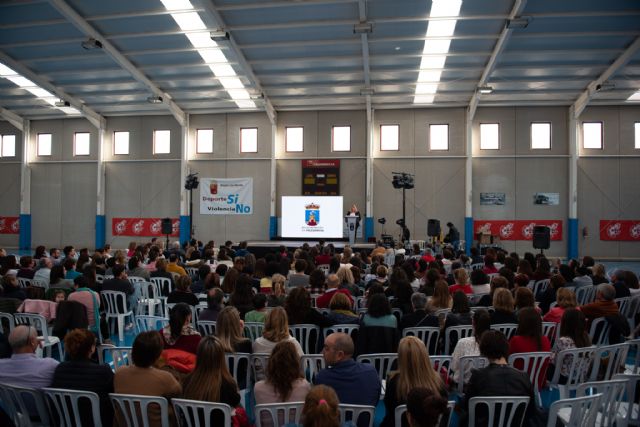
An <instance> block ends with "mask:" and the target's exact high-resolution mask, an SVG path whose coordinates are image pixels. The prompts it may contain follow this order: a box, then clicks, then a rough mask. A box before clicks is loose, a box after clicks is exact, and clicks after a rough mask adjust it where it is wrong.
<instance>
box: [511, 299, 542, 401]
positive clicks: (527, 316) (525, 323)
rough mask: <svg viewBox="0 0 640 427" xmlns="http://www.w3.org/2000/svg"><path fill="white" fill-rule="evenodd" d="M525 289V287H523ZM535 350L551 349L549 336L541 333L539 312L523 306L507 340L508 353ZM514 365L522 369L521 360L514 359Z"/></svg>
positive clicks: (539, 384)
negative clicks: (511, 334)
mask: <svg viewBox="0 0 640 427" xmlns="http://www.w3.org/2000/svg"><path fill="white" fill-rule="evenodd" d="M525 289H526V288H525ZM536 351H551V343H550V342H549V338H547V337H546V336H545V335H542V318H541V317H540V313H538V312H537V311H536V309H535V308H533V307H525V308H523V309H521V310H520V311H519V312H518V330H517V332H516V334H515V335H514V336H513V337H512V338H511V340H509V354H514V353H531V352H536ZM547 365H548V362H545V366H543V368H542V371H541V372H540V377H539V378H538V387H539V388H542V387H543V386H544V382H545V378H546V370H547ZM514 367H515V368H516V369H520V370H522V368H523V362H522V361H521V360H518V361H516V363H515V365H514Z"/></svg>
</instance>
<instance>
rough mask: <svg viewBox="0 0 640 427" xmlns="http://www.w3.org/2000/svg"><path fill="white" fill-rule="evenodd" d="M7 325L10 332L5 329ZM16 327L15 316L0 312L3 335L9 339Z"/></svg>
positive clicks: (0, 328) (0, 329) (0, 327)
mask: <svg viewBox="0 0 640 427" xmlns="http://www.w3.org/2000/svg"><path fill="white" fill-rule="evenodd" d="M5 325H6V326H7V328H8V330H7V329H5ZM15 327H16V322H15V320H14V318H13V314H11V313H4V312H0V331H2V333H3V334H4V335H5V336H7V337H8V336H9V334H10V333H11V331H13V328H15Z"/></svg>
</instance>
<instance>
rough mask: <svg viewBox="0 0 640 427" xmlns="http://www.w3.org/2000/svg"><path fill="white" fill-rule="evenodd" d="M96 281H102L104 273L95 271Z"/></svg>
mask: <svg viewBox="0 0 640 427" xmlns="http://www.w3.org/2000/svg"><path fill="white" fill-rule="evenodd" d="M96 283H104V274H98V273H96Z"/></svg>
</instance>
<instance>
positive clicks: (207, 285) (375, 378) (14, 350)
mask: <svg viewBox="0 0 640 427" xmlns="http://www.w3.org/2000/svg"><path fill="white" fill-rule="evenodd" d="M62 252H63V254H62V255H61V254H60V251H59V250H57V249H54V248H51V249H49V251H48V252H47V251H46V248H44V247H42V246H39V247H38V248H37V249H36V251H35V254H34V256H33V257H32V256H22V257H20V258H19V260H18V259H17V258H16V257H14V256H12V255H7V254H6V253H5V252H4V250H1V249H0V275H2V278H1V280H0V311H4V312H11V313H14V312H30V313H37V314H42V315H43V316H44V317H45V318H46V320H47V321H49V322H50V325H51V326H52V327H53V331H54V335H57V336H58V337H60V338H61V339H62V340H63V342H64V349H65V359H64V360H63V361H60V362H59V361H57V360H55V359H52V358H48V357H39V356H37V355H36V353H38V348H39V347H40V346H41V343H40V341H39V340H38V336H37V335H38V333H37V331H36V329H35V328H33V327H31V326H25V325H18V326H15V327H14V328H13V330H12V331H11V333H10V334H8V335H6V334H2V333H0V383H2V384H15V385H22V386H27V387H32V388H36V389H40V388H43V387H57V388H68V389H74V390H87V391H93V392H95V393H97V394H98V396H99V397H100V413H101V417H102V421H103V425H112V424H115V425H125V424H126V423H125V421H124V420H123V419H122V414H119V413H118V411H115V412H114V409H113V406H112V405H111V403H110V401H109V393H114V392H115V393H124V394H138V395H147V396H163V397H165V398H167V399H168V400H170V399H171V398H184V399H191V400H199V401H207V402H222V403H226V404H227V405H229V406H230V407H231V408H234V409H235V411H234V415H233V417H234V423H233V424H234V426H248V425H250V423H251V421H250V417H251V416H252V413H253V412H252V411H245V406H244V405H245V404H246V402H245V401H243V394H242V392H241V391H242V390H245V389H247V388H249V387H250V384H247V383H246V381H245V380H243V379H242V378H234V375H232V374H231V371H230V369H229V367H228V362H227V360H226V358H225V355H227V354H234V353H235V354H246V353H253V354H260V355H264V356H265V357H266V359H263V361H262V362H261V363H260V364H258V365H256V366H255V368H256V369H255V377H254V378H252V380H253V381H254V382H255V384H254V385H253V393H254V397H255V403H256V404H268V403H279V402H305V404H304V409H303V412H302V423H303V425H305V426H338V425H340V418H339V415H338V410H337V405H338V404H339V403H342V404H355V405H369V406H377V404H378V402H379V400H380V396H381V391H382V392H383V394H384V398H383V401H384V408H385V416H384V419H383V421H382V424H381V425H382V426H383V427H391V426H394V425H395V418H394V416H395V409H396V408H397V407H398V406H400V405H406V407H407V412H406V415H403V417H402V425H403V426H407V425H410V426H435V425H438V422H439V421H438V417H439V416H440V415H442V414H446V413H447V412H448V409H447V401H448V400H452V396H453V395H454V394H455V392H456V390H459V391H463V392H464V394H463V397H462V398H461V399H460V401H459V405H458V408H459V412H460V415H461V416H460V422H461V425H465V423H466V422H467V411H468V405H469V400H470V399H471V398H473V397H478V396H527V397H530V403H529V406H528V407H527V413H526V416H525V419H526V420H527V423H529V424H530V425H535V422H536V420H537V421H538V422H539V421H540V417H541V416H542V415H541V413H540V411H539V410H538V408H537V407H536V404H535V395H536V393H537V392H538V390H541V389H542V388H543V387H545V384H546V383H547V381H548V380H551V379H552V378H554V377H556V378H558V382H559V383H560V384H562V383H563V382H566V381H567V378H568V376H569V375H570V372H569V369H570V365H571V360H568V359H566V358H565V359H563V360H556V359H557V358H556V354H558V353H559V352H561V351H563V350H567V349H572V348H583V347H588V346H590V345H591V344H592V339H593V337H592V336H590V335H589V330H590V325H591V323H592V322H594V320H595V319H599V318H605V319H606V321H607V322H608V323H609V325H610V329H609V336H608V340H607V341H608V342H609V343H611V344H613V343H616V342H623V341H624V340H625V339H627V337H634V336H636V335H637V334H638V332H639V331H638V329H640V328H637V329H636V330H635V331H632V330H631V329H630V327H629V324H628V322H627V318H626V317H625V316H624V315H623V314H622V313H621V312H620V309H619V305H618V304H619V301H618V302H616V299H619V298H626V297H632V298H636V299H637V298H640V286H639V283H638V277H637V275H636V274H634V273H633V272H631V271H621V270H616V271H613V272H610V273H609V274H608V275H607V272H606V271H605V268H604V266H603V265H602V264H596V263H595V262H594V260H593V259H592V258H591V257H584V258H583V259H582V262H578V261H576V260H571V261H569V262H568V263H567V264H562V263H560V261H558V262H555V263H554V262H552V261H550V260H549V259H547V258H546V257H544V256H543V255H537V256H534V255H533V254H531V253H526V254H524V256H523V257H520V256H519V255H518V254H516V253H511V254H508V253H505V252H503V251H500V250H495V249H488V250H487V253H486V254H485V255H484V256H480V254H479V252H478V251H477V250H476V249H475V248H473V249H472V251H471V257H467V256H466V255H465V254H464V253H458V254H455V253H454V252H453V250H452V249H451V248H445V249H444V250H443V252H442V254H437V255H436V254H434V251H433V249H432V248H430V247H427V248H425V250H424V251H421V250H420V248H419V247H416V248H414V250H413V251H412V253H411V254H407V253H401V254H397V253H396V252H395V251H393V250H389V249H386V248H384V247H382V245H378V246H377V247H376V248H375V249H374V250H373V251H372V252H370V253H369V252H368V251H360V252H354V251H352V249H351V248H350V247H345V249H344V251H343V252H342V253H338V251H336V249H335V248H334V247H333V245H331V244H328V245H325V244H323V242H320V243H319V244H318V245H316V246H310V245H308V244H304V245H302V246H301V247H300V248H298V249H296V250H295V251H294V252H293V253H290V252H289V251H288V250H287V248H285V247H284V246H283V247H281V248H280V249H279V250H278V251H277V253H267V254H266V255H265V256H264V257H262V258H258V259H256V257H255V255H254V254H253V253H251V252H250V251H249V249H248V248H247V244H246V242H242V243H241V244H240V245H239V247H238V248H236V249H234V248H233V247H232V244H231V242H226V243H225V244H224V245H222V246H220V247H219V248H216V247H215V245H214V243H213V242H209V243H208V244H206V245H203V244H202V243H201V242H198V241H192V242H189V244H187V245H185V247H181V246H180V244H179V243H177V242H176V243H175V244H173V245H172V246H171V247H170V248H169V249H167V250H165V249H164V248H163V245H162V242H159V241H155V240H154V241H152V242H149V243H147V244H144V245H138V244H136V243H135V242H134V243H132V244H131V245H130V246H129V249H128V251H115V252H114V253H113V254H111V248H110V247H105V248H101V249H100V250H97V251H95V252H94V253H93V254H91V255H90V254H89V251H88V250H87V249H81V250H80V251H79V252H78V253H76V250H75V248H73V247H72V246H68V247H65V248H64V249H63V251H62ZM402 252H404V251H402ZM132 278H136V279H132ZM138 278H139V279H138ZM153 278H164V279H167V281H166V282H165V283H168V285H166V286H164V287H163V288H162V289H161V290H160V292H161V294H162V295H158V297H159V298H164V300H165V303H166V304H169V305H171V309H170V310H167V311H166V312H165V313H168V316H167V318H166V319H165V321H164V324H163V325H160V326H159V327H157V328H152V329H155V330H149V331H140V332H139V333H138V334H137V335H136V336H135V338H134V341H133V345H132V349H131V359H132V364H131V365H129V366H125V367H121V368H118V369H117V370H116V372H115V374H114V373H113V372H112V370H111V369H110V368H109V367H108V366H107V365H100V364H98V363H96V362H97V356H96V346H97V345H98V344H101V343H100V342H98V341H99V337H103V339H102V344H105V343H106V344H109V343H111V340H110V339H109V338H108V337H110V333H109V327H108V325H107V322H106V319H105V318H104V304H105V302H104V299H103V298H101V294H102V293H104V292H106V291H119V292H123V293H124V294H125V295H126V296H127V297H126V304H127V307H128V308H129V309H132V310H133V312H134V313H136V314H137V315H142V314H148V315H156V314H157V312H156V311H155V309H152V308H149V310H150V311H152V312H147V311H146V310H147V307H146V306H145V305H144V304H143V302H142V301H143V298H144V296H145V295H146V294H147V293H148V289H145V288H144V287H145V286H148V285H149V282H150V281H152V280H153ZM19 279H27V280H28V281H27V282H26V285H24V283H25V282H24V281H20V280H19ZM583 288H584V289H583ZM589 291H590V292H589ZM583 295H591V298H586V297H585V298H586V299H585V298H583V297H582V296H583ZM163 315H164V314H163ZM633 315H637V313H634V314H632V316H633ZM194 316H197V321H196V319H194ZM0 320H1V319H0ZM200 321H209V322H215V331H214V332H213V333H210V334H207V333H206V331H205V330H204V329H201V328H200V327H199V325H198V322H200ZM543 323H544V324H545V325H548V324H549V323H551V324H554V325H555V327H553V328H552V329H551V332H550V333H547V332H544V330H543ZM633 323H634V324H636V325H638V324H640V322H638V321H635V322H633ZM504 324H513V325H515V326H514V331H513V333H506V334H503V333H502V332H499V331H497V330H494V329H492V327H494V326H496V325H501V326H504ZM250 325H258V326H259V328H257V329H256V330H258V331H259V332H258V334H257V335H254V334H251V333H248V331H249V329H248V328H249V326H250ZM296 325H306V326H309V325H314V326H315V327H316V328H311V329H309V330H308V331H307V332H308V333H309V334H310V335H309V336H306V337H303V336H294V335H295V334H293V333H292V332H291V331H292V329H293V328H294V327H295V326H296ZM336 325H339V326H336ZM2 326H3V328H2V329H3V330H4V331H7V328H6V327H4V326H5V325H2ZM245 326H246V327H245ZM465 326H466V327H468V329H469V330H470V333H469V334H468V335H466V336H464V337H463V336H460V337H458V336H457V335H456V336H455V337H453V336H452V337H453V338H452V340H451V341H450V340H449V339H448V338H447V339H445V336H447V337H448V332H449V331H450V328H456V327H465ZM131 327H132V325H126V327H125V328H126V329H127V330H128V329H131ZM411 328H430V329H429V331H434V332H437V334H436V335H435V336H436V339H429V338H422V336H421V335H420V330H419V329H413V330H412V329H411ZM496 328H498V327H497V326H496ZM252 330H253V329H252ZM309 331H311V332H309ZM313 331H315V332H313ZM323 332H325V333H323ZM428 336H429V335H427V337H428ZM527 352H550V353H551V357H550V358H549V360H547V361H546V362H545V365H544V368H543V369H541V371H540V375H539V376H538V377H536V378H533V379H531V378H530V376H529V375H528V374H527V373H526V372H522V371H521V370H522V369H524V368H523V366H522V363H521V361H520V365H518V363H515V364H514V365H513V366H510V364H509V363H508V359H509V356H510V355H512V354H518V353H527ZM319 353H321V354H322V359H323V361H324V364H323V366H326V367H325V368H323V369H319V370H317V372H315V375H313V376H312V377H310V378H309V379H310V380H311V381H309V380H308V379H307V378H308V376H307V375H306V374H308V372H307V371H306V370H305V369H303V368H302V365H301V358H302V357H303V356H304V355H307V354H319ZM374 353H391V354H396V355H397V359H396V360H395V361H394V363H393V365H392V366H390V367H389V368H388V369H386V370H385V374H384V375H379V372H378V370H379V369H377V368H376V367H375V366H374V365H373V364H370V363H363V362H360V361H357V360H356V357H357V356H361V355H368V354H374ZM439 355H451V359H450V364H449V365H448V366H447V367H445V366H443V365H442V364H438V363H433V362H432V360H431V358H430V356H431V357H437V356H439ZM58 356H60V355H58ZM466 356H482V357H485V358H486V359H488V362H489V363H488V365H487V366H486V367H484V368H481V369H477V370H472V369H470V368H469V367H468V366H463V363H462V360H463V358H465V357H466ZM58 358H59V359H60V357H58ZM439 363H440V362H439ZM236 368H237V367H236ZM247 369H248V367H247ZM307 369H308V368H307ZM236 370H237V369H236ZM382 379H386V383H383V382H382ZM383 385H384V387H383ZM170 408H171V405H170ZM0 409H1V408H0ZM170 412H171V413H170V417H171V420H172V422H177V420H176V419H175V415H174V413H173V410H172V409H171V410H170ZM82 415H83V416H84V417H90V413H89V412H86V413H85V412H83V414H82ZM486 415H487V414H486V413H485V414H482V413H479V414H478V415H477V416H476V425H486V423H487V420H486ZM216 416H217V415H216ZM159 417H160V414H159V412H157V411H155V412H154V410H153V409H152V410H151V412H150V415H149V418H150V421H151V424H152V425H159ZM483 417H484V418H483ZM443 418H446V417H443ZM1 422H3V418H2V415H0V423H1ZM219 422H220V420H216V421H215V424H218V423H219ZM269 423H270V421H265V422H264V423H263V424H264V425H270V424H269ZM483 423H484V424H483ZM440 425H446V423H445V424H442V423H441V424H440ZM397 427H400V426H397Z"/></svg>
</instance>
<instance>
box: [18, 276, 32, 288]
mask: <svg viewBox="0 0 640 427" xmlns="http://www.w3.org/2000/svg"><path fill="white" fill-rule="evenodd" d="M17 279H18V285H20V287H21V288H26V287H28V286H31V279H27V278H26V277H18V278H17Z"/></svg>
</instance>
